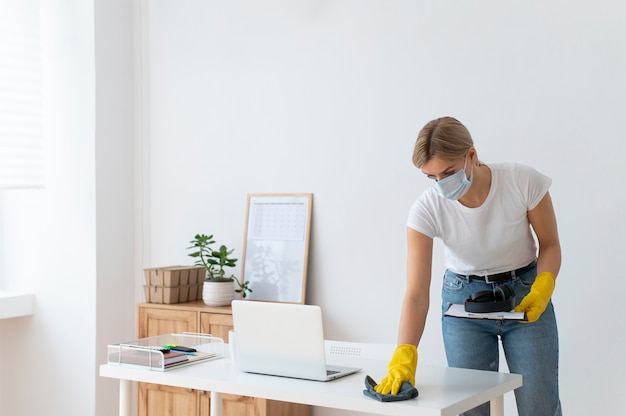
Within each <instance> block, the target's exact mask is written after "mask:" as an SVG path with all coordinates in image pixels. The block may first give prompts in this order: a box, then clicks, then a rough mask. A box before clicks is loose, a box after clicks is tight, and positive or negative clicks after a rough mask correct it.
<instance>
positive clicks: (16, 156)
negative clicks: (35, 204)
mask: <svg viewBox="0 0 626 416" xmlns="http://www.w3.org/2000/svg"><path fill="white" fill-rule="evenodd" d="M41 61H42V53H41V37H40V26H39V1H38V0H0V189H18V188H22V189H23V188H42V187H43V186H44V144H43V133H42V131H43V128H42V120H43V115H42V91H41V85H42V76H41Z"/></svg>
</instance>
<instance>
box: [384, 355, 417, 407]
mask: <svg viewBox="0 0 626 416" xmlns="http://www.w3.org/2000/svg"><path fill="white" fill-rule="evenodd" d="M416 368H417V347H416V346H415V345H411V344H401V345H398V346H397V347H396V350H395V351H394V353H393V356H392V357H391V361H390V362H389V368H388V372H387V375H386V376H385V377H383V379H382V380H381V381H380V383H379V384H377V385H376V386H375V387H374V390H375V391H376V392H377V393H380V394H393V395H397V394H398V391H400V386H402V383H403V382H405V381H408V382H409V383H411V385H412V386H415V370H416Z"/></svg>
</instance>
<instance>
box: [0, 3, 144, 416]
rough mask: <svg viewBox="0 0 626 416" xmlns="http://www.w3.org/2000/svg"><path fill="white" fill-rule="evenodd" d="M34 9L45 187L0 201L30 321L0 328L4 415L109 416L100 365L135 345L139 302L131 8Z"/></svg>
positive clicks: (11, 270) (112, 395) (6, 243)
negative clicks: (38, 28)
mask: <svg viewBox="0 0 626 416" xmlns="http://www.w3.org/2000/svg"><path fill="white" fill-rule="evenodd" d="M41 5H42V25H43V32H42V35H43V36H42V37H43V39H44V43H45V44H44V48H43V50H44V62H43V65H44V134H45V141H46V146H47V155H46V156H47V160H46V161H47V164H48V176H47V186H46V189H44V190H37V191H5V192H4V194H3V195H2V199H3V200H4V212H3V213H2V214H3V215H2V227H1V228H2V239H3V243H2V245H1V247H2V248H3V250H4V253H3V254H4V256H3V260H4V265H3V268H2V270H0V272H1V273H2V279H1V280H2V281H1V283H2V289H8V290H16V291H32V292H34V293H35V311H34V315H33V316H29V317H23V318H13V319H7V320H0V414H2V415H5V414H6V415H14V416H32V415H51V416H56V415H59V416H60V415H95V414H98V415H103V416H104V415H112V414H116V412H117V409H118V406H117V395H118V383H117V382H116V381H114V380H107V379H102V378H100V377H98V365H100V364H102V363H104V362H106V345H107V344H108V343H114V342H120V341H123V340H127V339H132V338H133V337H134V335H135V320H134V310H135V308H134V305H135V302H136V300H137V299H136V298H135V290H134V289H135V284H134V277H133V276H134V274H135V273H134V268H133V266H134V257H135V254H134V250H135V240H134V234H135V229H134V224H135V218H134V216H135V212H134V186H135V184H134V171H133V169H134V165H135V163H134V141H133V133H134V131H133V117H134V109H133V94H134V90H133V88H134V87H133V83H132V79H133V76H134V73H133V54H132V49H133V46H134V45H133V42H132V29H133V25H132V20H131V18H132V9H131V7H132V3H131V2H128V1H125V0H116V1H112V0H98V1H92V2H89V1H79V0H52V1H51V0H45V1H43V0H42V1H41ZM96 75H97V76H96Z"/></svg>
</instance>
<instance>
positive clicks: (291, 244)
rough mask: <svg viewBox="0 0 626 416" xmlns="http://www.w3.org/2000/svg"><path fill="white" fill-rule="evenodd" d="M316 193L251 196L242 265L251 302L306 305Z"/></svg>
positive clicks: (247, 212)
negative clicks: (248, 284) (310, 240)
mask: <svg viewBox="0 0 626 416" xmlns="http://www.w3.org/2000/svg"><path fill="white" fill-rule="evenodd" d="M312 206H313V194H311V193H301V194H300V193H296V194H248V208H247V210H246V226H245V238H244V248H243V251H244V252H243V257H244V262H243V266H242V276H243V281H250V288H251V289H252V293H250V294H249V295H248V298H249V299H251V300H265V301H272V302H286V303H304V301H305V295H306V273H307V266H308V257H309V239H310V238H309V236H310V232H311V210H312Z"/></svg>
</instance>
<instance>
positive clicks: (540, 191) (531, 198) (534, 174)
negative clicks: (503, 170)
mask: <svg viewBox="0 0 626 416" xmlns="http://www.w3.org/2000/svg"><path fill="white" fill-rule="evenodd" d="M516 168H517V171H518V178H519V184H520V186H521V187H522V193H523V194H524V195H526V207H527V210H528V211H530V210H532V209H534V208H535V207H536V206H537V205H538V204H539V202H541V200H542V199H543V197H544V196H545V195H546V193H547V192H548V190H549V189H550V185H552V179H551V178H549V177H548V176H546V175H544V174H543V173H541V172H539V171H538V170H536V169H535V168H532V167H530V166H525V165H517V166H516Z"/></svg>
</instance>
